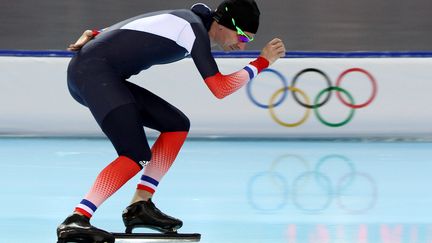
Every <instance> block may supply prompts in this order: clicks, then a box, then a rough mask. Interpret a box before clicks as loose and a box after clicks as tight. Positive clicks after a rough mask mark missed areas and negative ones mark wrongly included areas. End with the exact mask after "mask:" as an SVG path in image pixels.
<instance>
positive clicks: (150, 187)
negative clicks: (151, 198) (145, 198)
mask: <svg viewBox="0 0 432 243" xmlns="http://www.w3.org/2000/svg"><path fill="white" fill-rule="evenodd" d="M158 185H159V182H158V181H157V180H155V179H153V178H151V177H149V176H146V175H142V176H141V180H140V182H139V183H138V186H137V189H139V190H144V191H148V192H150V193H154V192H155V191H156V187H157V186H158Z"/></svg>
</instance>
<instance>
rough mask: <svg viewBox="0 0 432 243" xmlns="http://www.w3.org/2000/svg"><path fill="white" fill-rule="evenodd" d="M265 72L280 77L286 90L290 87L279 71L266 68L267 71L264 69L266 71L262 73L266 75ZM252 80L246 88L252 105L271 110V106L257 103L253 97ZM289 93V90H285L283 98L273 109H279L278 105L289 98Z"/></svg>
mask: <svg viewBox="0 0 432 243" xmlns="http://www.w3.org/2000/svg"><path fill="white" fill-rule="evenodd" d="M264 72H270V73H274V74H276V76H278V77H279V79H280V80H281V81H282V83H283V85H284V88H286V87H288V82H287V81H286V79H285V77H284V76H283V75H282V74H281V73H280V72H278V71H276V70H274V69H270V68H266V69H264V70H262V71H261V73H264ZM252 80H253V79H251V80H250V81H249V82H248V84H247V86H246V92H247V95H248V97H249V99H250V100H251V101H252V103H254V104H255V105H256V106H258V107H261V108H264V109H269V108H270V107H269V105H264V104H261V103H259V102H258V101H256V100H255V98H254V97H253V96H252V91H251V87H252ZM287 93H288V89H284V92H283V93H282V97H281V98H280V99H279V101H277V102H276V103H275V104H274V105H273V107H277V106H278V105H280V104H282V102H283V101H284V100H285V98H286V96H287Z"/></svg>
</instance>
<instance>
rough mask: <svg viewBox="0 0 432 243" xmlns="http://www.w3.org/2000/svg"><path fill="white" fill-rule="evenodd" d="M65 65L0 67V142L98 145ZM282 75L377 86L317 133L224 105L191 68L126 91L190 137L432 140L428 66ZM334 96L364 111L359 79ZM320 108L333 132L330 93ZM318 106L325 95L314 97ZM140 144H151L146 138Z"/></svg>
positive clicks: (397, 64)
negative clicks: (78, 140)
mask: <svg viewBox="0 0 432 243" xmlns="http://www.w3.org/2000/svg"><path fill="white" fill-rule="evenodd" d="M69 60H70V57H11V56H1V57H0V70H1V72H0V87H1V90H0V102H1V106H0V134H2V135H11V136H14V135H29V136H101V135H103V134H102V133H101V131H100V129H99V128H98V126H97V124H96V122H95V121H94V120H93V118H92V117H91V114H90V112H89V111H88V110H87V108H85V107H83V106H81V105H80V104H79V103H77V102H75V100H73V98H72V97H71V96H70V95H69V93H68V90H67V86H66V69H67V65H68V62H69ZM251 60H252V59H251V58H218V59H217V63H218V65H219V68H220V70H221V72H222V73H224V74H227V73H230V72H233V71H237V70H239V69H241V68H243V67H244V66H245V65H246V64H247V63H248V62H249V61H251ZM270 68H271V69H274V70H276V71H278V72H279V73H281V74H282V75H283V76H284V77H285V78H286V81H287V82H288V85H289V86H292V80H293V77H294V76H295V75H296V74H297V73H298V72H299V71H301V70H304V69H306V68H316V69H319V70H321V71H323V72H325V73H326V74H327V75H328V76H329V78H330V80H331V82H332V85H333V86H334V85H335V84H336V79H337V78H338V76H339V75H340V74H341V73H342V72H344V71H345V70H347V69H350V68H361V69H364V70H366V71H367V72H369V73H370V74H371V75H372V76H373V77H374V78H375V80H376V84H377V93H376V97H375V99H374V100H373V101H372V102H371V103H370V104H369V105H367V106H366V107H363V108H360V109H356V110H355V113H354V116H353V118H352V120H351V121H350V122H348V123H347V124H345V125H343V126H340V127H329V126H326V125H324V124H322V123H321V122H320V121H319V120H318V118H317V116H316V115H315V114H314V111H313V110H311V111H310V115H309V117H308V118H307V119H306V120H305V122H304V123H303V124H300V125H299V126H296V127H285V126H282V125H280V124H278V123H277V122H275V121H274V120H273V119H272V117H271V115H270V113H269V110H268V109H263V108H259V107H258V106H256V105H255V104H254V103H253V102H251V99H250V97H249V96H248V94H247V92H246V87H244V88H242V89H240V90H239V91H238V92H237V93H235V94H233V95H231V96H228V97H226V98H225V99H223V100H218V99H216V98H215V97H214V96H213V95H212V94H211V92H210V91H209V90H208V89H207V87H206V85H205V84H204V82H203V80H202V79H201V77H200V75H199V73H198V71H197V70H196V68H195V66H194V64H193V61H192V60H191V59H189V58H187V59H184V60H182V61H180V62H177V63H173V64H169V65H161V66H154V67H152V68H151V69H149V70H146V71H144V72H142V73H141V74H139V75H137V76H134V77H132V78H131V79H130V81H132V82H134V83H136V84H138V85H140V86H143V87H145V88H147V89H149V90H151V91H152V92H154V93H156V94H158V95H160V96H161V97H163V98H164V99H166V100H167V101H169V102H170V103H172V104H173V105H175V106H176V107H178V108H180V109H181V110H182V111H183V112H184V113H185V114H186V115H187V116H188V117H189V118H190V120H191V132H190V136H193V137H204V136H205V137H208V136H216V137H219V136H221V137H224V136H227V137H277V138H302V137H332V138H335V137H336V138H337V137H384V138H430V137H432V108H431V107H432V95H431V92H432V71H431V70H432V58H421V57H418V58H413V57H408V58H404V57H398V58H382V57H376V58H283V59H281V60H279V61H278V62H277V63H275V64H274V65H273V66H271V67H270ZM282 87H283V85H282V83H281V81H280V80H279V79H278V78H277V76H276V75H274V74H273V73H270V72H264V73H262V74H261V75H260V76H258V77H257V78H256V79H255V80H253V82H252V83H251V84H250V88H251V93H252V95H253V97H255V99H256V100H257V101H258V102H260V103H264V104H268V103H269V100H270V97H271V96H272V94H274V93H275V91H276V90H278V89H280V88H282ZM295 87H297V88H299V89H301V90H302V91H303V92H304V93H305V94H306V95H307V96H308V97H309V98H310V99H311V100H313V99H314V98H315V97H316V96H317V94H318V93H319V92H320V91H321V90H323V89H324V88H326V87H327V84H326V83H325V81H324V79H323V77H321V76H319V75H318V74H316V73H305V74H304V75H301V76H300V77H299V79H298V81H297V84H296V85H295ZM340 87H342V88H343V89H345V90H346V91H348V92H349V93H350V94H351V95H352V96H353V98H354V99H355V103H356V104H359V103H364V102H365V101H367V100H368V98H369V97H370V95H371V93H372V90H373V86H372V84H371V81H370V80H369V78H368V77H367V76H366V75H365V74H363V73H360V72H351V73H349V74H347V75H346V76H345V77H344V78H343V79H342V82H341V85H340ZM332 93H333V94H332V96H331V98H330V100H329V102H328V103H327V104H325V105H323V106H322V107H321V108H319V109H318V110H319V112H320V114H321V115H322V117H323V119H325V120H326V121H328V122H332V123H339V122H341V121H342V120H344V119H345V118H346V117H347V116H348V115H349V111H350V109H351V108H349V107H347V106H345V105H343V103H342V102H341V101H340V100H339V99H338V97H337V96H336V93H335V91H333V92H332ZM323 96H325V95H323ZM274 111H275V114H276V116H277V117H279V119H280V120H282V121H283V122H286V123H293V122H297V121H299V120H300V119H301V117H302V116H303V114H304V112H305V111H306V108H304V107H302V106H300V105H299V104H298V103H297V102H296V101H295V100H294V99H293V94H292V93H288V94H287V96H286V98H285V100H284V101H283V102H282V103H281V105H279V106H278V107H276V108H275V109H274ZM148 132H149V134H150V135H151V136H152V135H156V134H157V133H155V132H154V131H148Z"/></svg>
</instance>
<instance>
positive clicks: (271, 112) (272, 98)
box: [268, 86, 310, 127]
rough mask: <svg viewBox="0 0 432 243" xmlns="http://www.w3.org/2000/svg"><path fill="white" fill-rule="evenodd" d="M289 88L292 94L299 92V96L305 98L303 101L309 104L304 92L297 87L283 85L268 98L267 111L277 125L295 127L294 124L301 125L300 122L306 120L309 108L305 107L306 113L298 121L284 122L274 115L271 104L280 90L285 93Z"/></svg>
mask: <svg viewBox="0 0 432 243" xmlns="http://www.w3.org/2000/svg"><path fill="white" fill-rule="evenodd" d="M288 89H289V90H291V91H292V92H293V93H294V94H295V93H296V92H298V93H299V94H301V96H303V98H304V99H305V101H306V104H309V103H310V102H309V98H308V97H307V96H306V94H305V93H304V92H303V91H301V90H300V89H297V88H295V87H289V86H288V87H285V88H281V89H279V90H277V91H276V92H275V93H274V94H273V95H272V97H271V98H270V102H269V108H268V109H269V112H270V116H271V117H272V118H273V120H275V121H276V122H277V123H278V124H279V125H281V126H285V127H296V126H299V125H301V124H303V123H304V122H305V121H306V120H307V118H308V117H309V114H310V110H309V109H307V110H306V113H305V114H304V115H303V117H302V119H301V120H300V121H298V122H295V123H286V122H283V121H281V120H280V119H279V118H278V117H277V116H276V114H275V112H274V109H273V108H274V106H273V102H274V100H275V99H276V97H277V96H278V95H279V93H282V92H284V94H286V92H285V91H286V90H288Z"/></svg>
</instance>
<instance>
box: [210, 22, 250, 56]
mask: <svg viewBox="0 0 432 243" xmlns="http://www.w3.org/2000/svg"><path fill="white" fill-rule="evenodd" d="M246 36H247V37H246ZM247 38H249V39H247ZM249 40H253V34H252V33H250V32H240V33H239V31H235V30H232V29H229V28H227V27H225V26H223V25H220V24H218V29H217V32H216V35H215V42H216V44H217V45H218V46H219V47H221V48H222V49H223V50H224V51H238V50H244V49H245V48H246V45H247V42H250V41H249ZM246 41H247V42H246Z"/></svg>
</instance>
